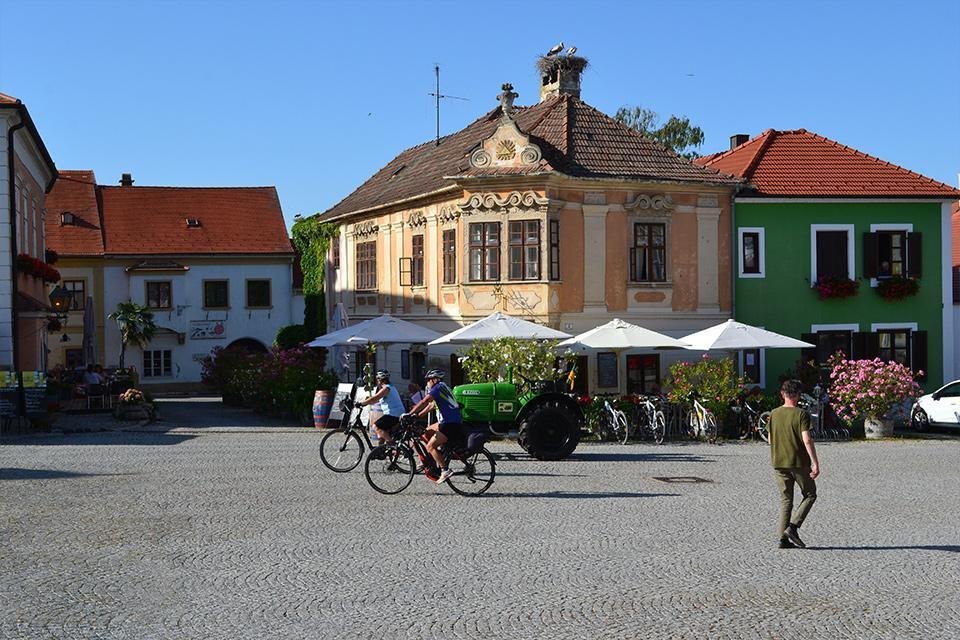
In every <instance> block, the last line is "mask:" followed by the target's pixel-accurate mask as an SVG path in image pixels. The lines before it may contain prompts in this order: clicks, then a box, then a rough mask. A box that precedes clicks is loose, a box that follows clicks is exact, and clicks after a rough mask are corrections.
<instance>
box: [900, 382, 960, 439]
mask: <svg viewBox="0 0 960 640" xmlns="http://www.w3.org/2000/svg"><path fill="white" fill-rule="evenodd" d="M910 424H911V426H913V428H914V429H924V428H926V427H929V426H931V425H933V426H938V427H942V426H947V427H960V380H954V381H953V382H950V383H947V384H945V385H943V386H942V387H940V388H939V389H937V390H936V391H934V392H933V393H928V394H927V395H925V396H920V397H919V398H917V403H916V404H915V405H913V409H912V410H911V411H910Z"/></svg>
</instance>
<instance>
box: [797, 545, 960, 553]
mask: <svg viewBox="0 0 960 640" xmlns="http://www.w3.org/2000/svg"><path fill="white" fill-rule="evenodd" d="M807 549H809V550H811V551H907V550H910V549H917V550H919V551H948V552H950V553H960V545H955V544H905V545H890V546H883V545H878V546H875V547H868V546H857V547H810V546H808V547H807Z"/></svg>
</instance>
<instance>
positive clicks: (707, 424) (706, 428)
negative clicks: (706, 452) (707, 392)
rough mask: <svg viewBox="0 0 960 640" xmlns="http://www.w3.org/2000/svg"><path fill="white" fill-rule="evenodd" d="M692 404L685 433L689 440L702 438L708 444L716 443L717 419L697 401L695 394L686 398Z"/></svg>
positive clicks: (692, 393)
mask: <svg viewBox="0 0 960 640" xmlns="http://www.w3.org/2000/svg"><path fill="white" fill-rule="evenodd" d="M687 398H688V399H689V400H690V402H691V403H693V410H692V411H691V412H690V414H689V415H688V416H687V433H688V434H689V436H690V437H691V438H694V439H696V438H703V439H704V440H706V441H707V442H708V443H710V444H716V442H717V419H716V418H715V417H714V415H713V413H711V412H710V410H709V409H707V408H706V407H705V406H703V405H702V404H700V401H699V400H697V393H696V392H695V391H693V392H691V393H690V395H688V396H687Z"/></svg>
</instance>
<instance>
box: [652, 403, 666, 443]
mask: <svg viewBox="0 0 960 640" xmlns="http://www.w3.org/2000/svg"><path fill="white" fill-rule="evenodd" d="M650 429H651V430H652V431H653V441H654V442H656V443H657V444H663V438H664V436H665V435H666V433H667V421H666V419H665V418H664V417H663V411H656V412H654V414H653V424H652V425H650Z"/></svg>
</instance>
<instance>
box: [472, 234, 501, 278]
mask: <svg viewBox="0 0 960 640" xmlns="http://www.w3.org/2000/svg"><path fill="white" fill-rule="evenodd" d="M470 279H471V280H478V281H483V280H499V279H500V223H499V222H472V223H470Z"/></svg>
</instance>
